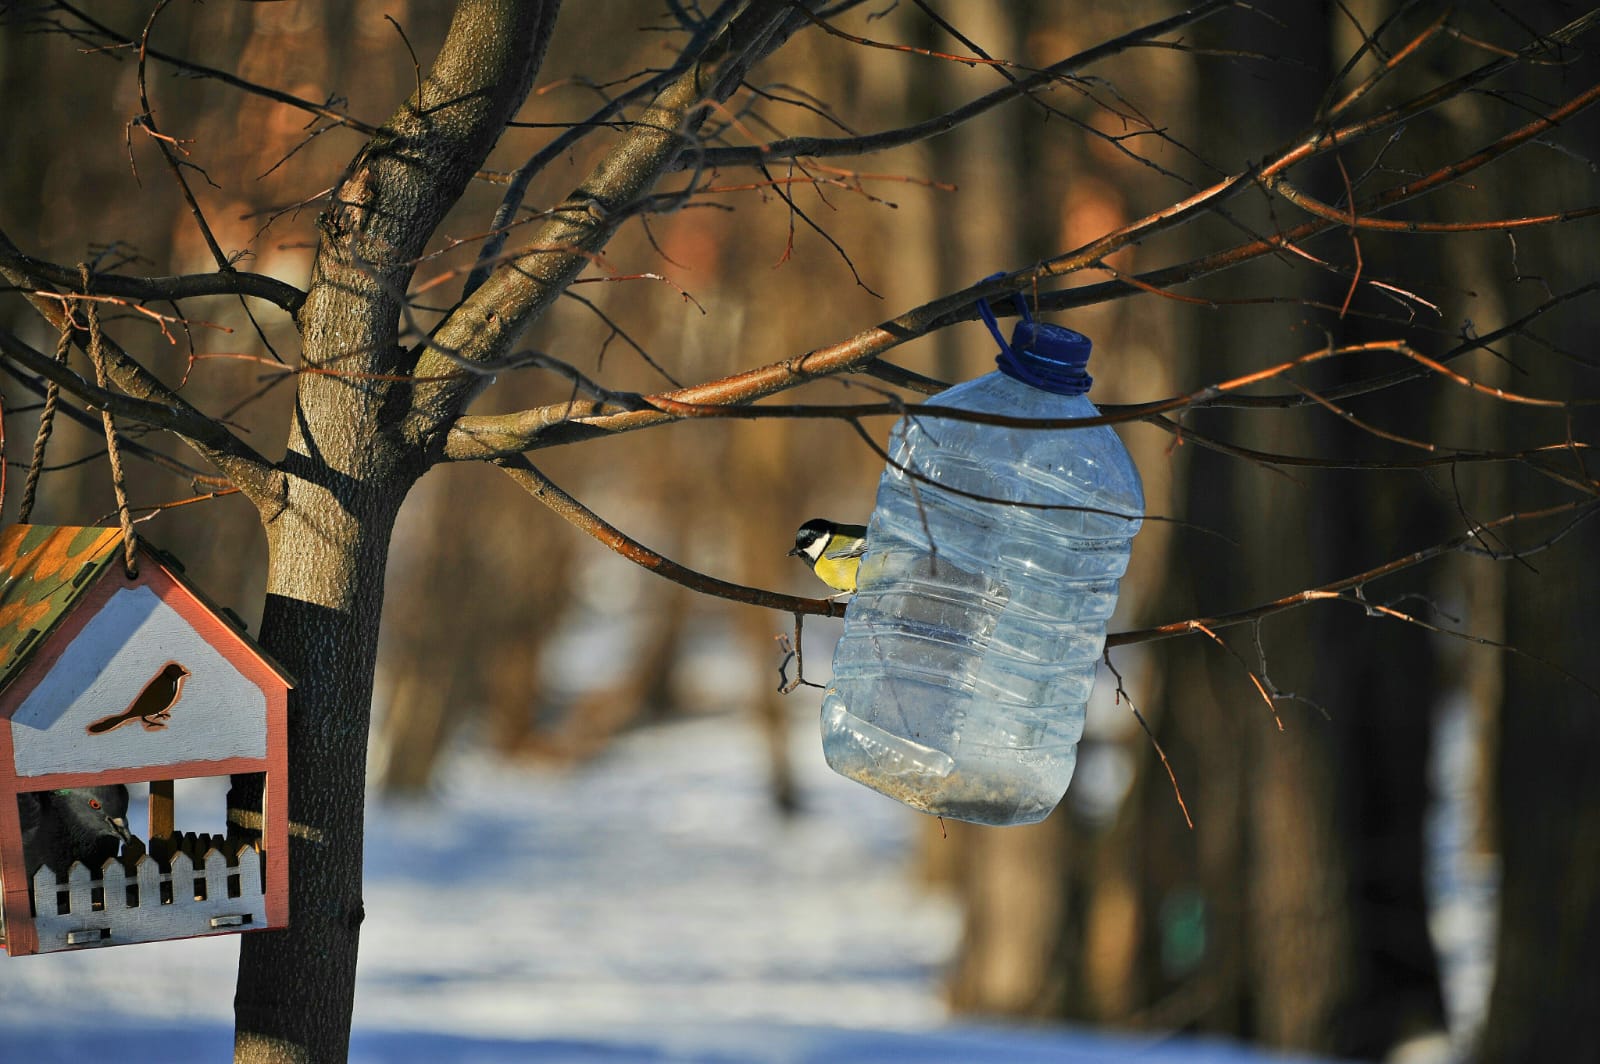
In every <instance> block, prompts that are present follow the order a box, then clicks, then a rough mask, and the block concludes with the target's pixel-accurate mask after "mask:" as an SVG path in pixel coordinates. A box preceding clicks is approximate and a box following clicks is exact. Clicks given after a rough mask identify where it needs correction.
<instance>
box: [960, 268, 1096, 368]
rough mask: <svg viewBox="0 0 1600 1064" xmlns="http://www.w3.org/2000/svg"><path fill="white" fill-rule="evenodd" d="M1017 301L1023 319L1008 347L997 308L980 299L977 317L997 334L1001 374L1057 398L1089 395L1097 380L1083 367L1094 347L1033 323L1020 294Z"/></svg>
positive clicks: (1067, 333)
mask: <svg viewBox="0 0 1600 1064" xmlns="http://www.w3.org/2000/svg"><path fill="white" fill-rule="evenodd" d="M1004 276H1005V274H1001V273H996V274H991V275H990V276H988V277H985V278H984V280H986V281H992V280H994V279H996V278H998V277H1004ZM1014 298H1015V299H1016V301H1017V313H1018V314H1020V315H1021V316H1022V320H1021V321H1019V322H1017V327H1016V329H1015V330H1014V331H1013V332H1012V333H1011V342H1010V343H1009V344H1008V343H1006V338H1005V336H1004V335H1003V334H1002V333H1001V332H1000V322H999V320H998V319H997V318H996V317H995V315H994V308H993V307H991V306H990V305H989V301H988V300H987V299H980V300H978V315H979V316H980V317H982V318H983V323H984V324H985V325H987V326H988V327H989V332H990V333H992V334H993V335H994V339H995V343H997V344H999V345H1000V354H999V356H998V357H996V358H995V362H996V363H997V364H998V365H999V366H1000V370H1001V372H1003V373H1004V374H1005V375H1006V376H1008V377H1010V378H1012V379H1013V380H1019V381H1021V382H1022V383H1023V384H1026V385H1029V386H1031V387H1034V388H1039V389H1042V390H1043V391H1047V392H1054V393H1055V394H1057V395H1082V394H1084V393H1085V392H1087V391H1088V390H1089V385H1091V384H1093V383H1094V378H1093V377H1091V376H1089V374H1088V372H1087V371H1086V370H1085V369H1084V368H1083V367H1084V366H1085V365H1087V364H1088V362H1089V348H1090V347H1091V346H1093V345H1092V343H1091V341H1090V340H1089V338H1088V337H1087V336H1085V335H1083V334H1082V333H1080V332H1073V331H1072V330H1071V329H1066V328H1063V327H1061V326H1060V325H1051V324H1049V323H1048V322H1042V321H1034V320H1033V314H1032V312H1031V311H1029V310H1028V301H1027V300H1025V299H1023V298H1022V295H1021V294H1020V293H1018V294H1016V296H1015V297H1014Z"/></svg>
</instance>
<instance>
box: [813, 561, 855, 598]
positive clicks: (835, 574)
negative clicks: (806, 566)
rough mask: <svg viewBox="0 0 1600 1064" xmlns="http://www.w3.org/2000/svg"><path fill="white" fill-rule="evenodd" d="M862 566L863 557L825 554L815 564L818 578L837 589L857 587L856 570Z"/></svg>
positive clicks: (851, 589) (845, 589)
mask: <svg viewBox="0 0 1600 1064" xmlns="http://www.w3.org/2000/svg"><path fill="white" fill-rule="evenodd" d="M860 568H861V558H860V556H859V555H858V556H857V557H854V558H829V557H827V556H823V557H822V558H819V559H818V560H817V564H816V565H815V566H813V569H814V570H815V572H816V574H817V577H818V579H820V580H821V581H822V582H823V583H824V584H827V585H828V586H829V587H831V588H833V589H834V590H835V591H854V590H855V589H856V570H858V569H860Z"/></svg>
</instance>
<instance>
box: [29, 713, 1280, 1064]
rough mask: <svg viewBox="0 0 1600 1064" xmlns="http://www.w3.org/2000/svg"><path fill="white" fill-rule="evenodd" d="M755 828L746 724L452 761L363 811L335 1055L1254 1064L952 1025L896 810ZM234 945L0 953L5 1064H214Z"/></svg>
mask: <svg viewBox="0 0 1600 1064" xmlns="http://www.w3.org/2000/svg"><path fill="white" fill-rule="evenodd" d="M794 753H795V755H796V759H797V761H798V762H799V765H800V768H801V773H800V775H801V780H802V785H803V787H804V794H805V798H806V801H807V805H806V808H805V812H804V814H803V815H801V816H800V817H798V818H796V819H794V820H792V821H787V822H786V821H784V820H783V819H782V818H780V817H778V816H777V815H776V814H775V813H773V812H772V811H771V809H770V804H769V802H768V800H767V797H766V790H765V779H764V769H763V766H764V754H763V752H762V748H761V741H760V738H759V736H758V734H757V733H756V731H755V729H754V728H753V726H751V725H750V724H749V723H748V722H747V721H746V720H745V719H743V718H739V717H733V716H714V717H706V718H701V719H697V720H693V721H690V722H687V723H679V724H671V725H666V726H661V727H655V728H650V729H646V730H642V731H639V732H635V733H633V734H630V735H628V736H626V737H624V738H623V739H622V740H621V741H620V742H619V743H618V744H617V745H616V746H615V747H614V748H613V749H612V750H611V752H609V753H608V754H607V755H606V756H605V757H603V758H601V759H600V760H598V761H595V762H593V763H591V764H588V765H585V766H583V767H581V768H579V769H576V770H572V771H569V772H555V771H551V770H548V769H539V768H533V767H526V766H513V765H505V764H501V763H498V762H495V761H492V760H486V759H484V758H483V757H481V756H476V755H473V754H470V753H464V754H461V755H459V756H457V757H455V758H454V759H452V760H451V761H450V762H448V763H447V764H446V766H445V767H444V770H443V771H442V773H441V781H440V784H439V786H438V788H437V790H436V792H435V794H434V795H433V796H432V797H431V798H430V800H428V801H426V802H422V803H417V804H412V805H405V806H393V805H375V806H374V807H373V809H372V810H371V815H370V819H369V827H368V836H367V881H366V889H365V899H366V907H367V922H366V925H365V927H364V929H363V932H362V950H361V975H360V980H359V984H358V989H357V1002H356V1016H355V1034H354V1045H353V1050H352V1060H355V1061H358V1062H373V1064H378V1062H383V1064H389V1062H396V1064H409V1062H413V1061H415V1062H423V1061H427V1062H430V1064H431V1062H462V1064H501V1062H510V1061H519V1062H520V1061H533V1060H537V1061H540V1062H554V1064H566V1062H572V1064H595V1062H615V1064H633V1062H638V1064H650V1062H657V1061H662V1062H665V1061H674V1062H706V1064H711V1062H716V1064H747V1062H748V1064H835V1062H838V1064H867V1062H898V1061H916V1062H918V1064H946V1062H948V1064H984V1062H1002V1061H1003V1062H1008V1064H1010V1062H1016V1064H1032V1062H1041V1064H1042V1062H1047V1061H1048V1062H1051V1064H1110V1062H1122V1061H1137V1062H1141V1064H1179V1062H1182V1064H1251V1062H1256V1064H1259V1062H1261V1061H1265V1060H1269V1059H1276V1060H1288V1059H1302V1060H1303V1059H1304V1058H1287V1057H1266V1056H1262V1055H1259V1054H1253V1053H1251V1052H1249V1051H1247V1050H1245V1049H1242V1048H1240V1047H1237V1046H1233V1045H1230V1044H1227V1043H1222V1042H1208V1041H1194V1040H1175V1039H1151V1038H1148V1037H1142V1038H1134V1037H1110V1036H1102V1035H1097V1034H1089V1033H1085V1032H1081V1031H1072V1030H1067V1029H1061V1028H1001V1027H986V1026H976V1025H971V1024H964V1023H962V1024H957V1023H951V1022H950V1021H949V1019H948V1017H947V1016H946V1014H945V1010H944V1008H943V1006H942V1005H941V1003H940V999H939V994H938V973H939V970H940V967H941V965H943V964H944V963H945V961H946V960H947V959H948V957H949V956H950V954H951V951H952V950H953V949H954V947H955V944H956V939H957V935H958V933H959V926H958V914H957V913H956V911H955V910H954V908H953V906H952V905H951V904H950V903H949V901H948V900H946V899H942V898H940V897H938V896H935V895H932V894H929V893H927V892H926V891H924V890H922V889H920V888H919V887H918V886H917V885H916V884H915V882H914V881H913V878H912V876H911V875H909V870H908V861H909V856H910V855H909V844H910V842H911V835H912V830H913V828H914V826H915V819H916V818H915V814H912V813H909V812H907V811H904V810H902V809H900V808H899V807H897V806H895V805H894V804H893V803H891V802H888V801H886V800H884V799H882V798H879V797H878V796H876V795H874V794H872V793H870V792H868V791H866V790H865V789H863V788H861V787H858V786H857V785H855V784H853V783H850V782H848V781H846V780H843V779H840V778H838V777H835V776H833V775H832V774H831V773H830V772H828V771H827V769H826V767H825V766H824V765H823V764H822V761H821V755H820V753H819V752H818V750H817V744H816V741H815V723H814V719H813V718H812V717H811V716H810V715H809V714H806V715H805V719H804V720H799V721H797V723H796V738H795V744H794ZM237 950H238V946H237V940H236V939H233V938H216V939H205V940H194V941H190V942H177V943H156V944H152V945H144V946H125V947H118V948H113V949H98V950H90V951H87V952H83V953H76V954H70V955H50V956H42V957H28V958H15V959H13V958H5V957H0V1062H3V1064H55V1062H63V1064H65V1062H78V1061H84V1060H91V1059H109V1058H110V1057H111V1056H112V1055H114V1056H115V1059H117V1060H118V1061H119V1062H120V1064H143V1062H151V1064H154V1062H157V1061H161V1062H172V1061H176V1062H188V1061H209V1060H224V1059H227V1057H228V1055H229V1051H230V1048H231V1044H232V1034H231V1002H232V996H233V968H234V964H235V960H236V956H237Z"/></svg>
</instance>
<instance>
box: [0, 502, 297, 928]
mask: <svg viewBox="0 0 1600 1064" xmlns="http://www.w3.org/2000/svg"><path fill="white" fill-rule="evenodd" d="M126 545H127V540H126V533H125V532H124V531H123V530H122V529H117V528H74V527H52V526H45V525H13V526H12V527H10V528H7V529H5V530H3V531H0V579H3V581H4V583H3V586H0V885H3V907H0V917H3V924H0V931H3V938H4V946H5V949H6V952H8V953H10V954H11V955H13V956H18V955H26V954H31V953H46V952H51V951H54V950H62V949H72V948H78V947H85V946H108V945H118V944H123V943H130V942H150V941H155V940H157V939H169V938H188V937H192V936H196V935H211V934H220V933H229V932H235V931H245V930H256V929H268V928H279V927H285V926H287V924H288V915H289V914H288V753H287V744H286V738H285V728H286V717H287V704H288V691H289V688H290V686H291V681H290V680H289V678H288V677H287V676H286V675H285V674H284V673H283V671H282V670H281V669H280V668H279V667H278V666H277V665H276V664H274V663H273V662H272V660H271V659H270V658H269V657H267V656H266V654H265V653H263V652H262V651H261V649H260V648H258V647H257V646H256V645H255V644H254V643H253V642H252V641H251V640H250V638H249V637H248V636H247V635H246V634H245V633H244V631H243V630H242V627H241V626H238V625H237V624H236V623H235V622H234V621H233V620H232V619H231V618H230V617H228V616H227V615H226V614H225V613H224V612H223V611H221V610H219V609H217V608H216V607H214V606H212V605H211V604H210V603H208V602H207V601H206V600H205V598H204V597H203V596H202V595H201V594H200V593H199V592H198V591H197V590H196V589H195V588H193V587H192V586H190V585H189V584H188V583H187V582H186V581H185V580H184V579H183V577H182V575H181V568H180V567H179V566H178V565H177V563H176V562H175V561H174V560H173V559H171V558H170V557H168V556H166V555H164V554H161V553H160V552H157V551H155V550H153V549H152V548H150V547H149V546H148V545H145V544H143V543H140V544H138V545H137V546H136V548H135V550H134V551H133V552H131V553H128V554H125V553H124V548H125V547H126ZM130 560H131V561H132V563H133V564H131V565H130V564H129V561H130ZM244 773H264V774H265V780H266V787H265V800H264V815H263V817H262V823H261V824H260V825H259V826H260V828H261V831H260V833H259V834H257V833H256V832H254V831H251V832H248V833H246V832H244V831H241V830H240V829H239V828H238V827H237V826H233V827H224V825H222V824H221V823H217V824H216V825H215V826H216V827H217V828H218V829H219V830H218V831H217V832H216V833H215V834H212V833H209V832H196V831H180V830H179V828H178V823H177V820H176V810H175V801H174V796H175V793H176V790H175V786H174V781H181V780H190V779H194V778H198V777H219V776H231V775H237V774H244ZM129 784H148V787H149V807H148V816H147V817H146V818H145V821H146V824H147V826H148V830H147V832H146V836H145V837H140V836H139V835H138V834H136V833H135V832H134V831H133V830H131V828H130V823H129V817H128V814H129V808H128V807H129V797H130V795H129V790H128V785H129ZM219 820H220V818H219Z"/></svg>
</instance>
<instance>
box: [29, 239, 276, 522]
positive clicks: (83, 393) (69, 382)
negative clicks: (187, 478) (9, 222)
mask: <svg viewBox="0 0 1600 1064" xmlns="http://www.w3.org/2000/svg"><path fill="white" fill-rule="evenodd" d="M24 258H25V257H24V256H22V255H21V253H20V252H19V251H18V250H17V248H16V245H14V244H12V243H11V240H10V238H9V237H7V236H6V235H5V233H4V232H0V277H3V278H4V279H5V280H6V281H7V282H8V283H10V284H11V285H13V286H14V287H16V288H18V289H21V290H22V291H23V292H25V293H29V295H28V297H27V298H28V301H29V302H30V303H32V304H33V307H34V309H35V310H37V311H38V312H39V314H40V316H41V317H43V318H44V319H45V321H47V322H49V324H50V326H51V328H53V329H56V330H61V329H64V328H68V327H71V328H73V329H74V332H79V331H80V330H78V329H77V327H76V325H75V323H73V322H72V319H71V315H70V313H69V312H68V310H67V307H66V304H65V302H63V301H62V300H60V299H58V298H57V299H52V298H47V297H45V296H42V295H36V294H33V293H39V292H47V291H49V289H50V287H51V286H50V283H49V282H48V281H47V280H46V279H45V278H44V277H41V276H38V275H36V274H34V273H33V272H31V271H30V270H28V269H26V268H24V267H21V266H19V265H17V263H18V262H19V261H21V260H23V259H24ZM3 336H4V338H3V347H4V354H5V356H6V357H7V358H11V359H14V360H15V361H17V362H19V363H21V364H22V365H24V366H26V367H27V368H28V369H29V370H31V371H33V372H35V373H38V374H39V375H40V376H43V377H45V378H46V379H47V380H55V381H56V382H57V383H58V384H60V385H61V387H62V388H64V389H65V390H67V391H68V392H69V393H71V394H73V395H76V396H78V397H79V398H81V399H84V400H85V401H87V402H92V403H95V404H96V405H102V404H103V405H104V408H106V409H110V410H111V411H112V412H113V413H115V414H117V415H118V416H121V417H129V418H133V419H134V420H137V421H143V422H145V423H147V424H153V425H157V426H159V427H161V428H165V429H169V430H170V431H172V432H176V433H177V434H178V435H180V436H182V437H183V438H184V439H185V440H187V441H188V442H189V444H190V445H191V446H192V447H194V448H195V450H196V451H198V452H199V453H200V455H201V456H202V457H203V458H205V459H206V461H208V462H210V463H211V464H212V465H214V466H216V467H217V469H218V470H220V471H221V472H222V474H223V475H224V476H226V477H227V478H228V479H229V480H231V481H232V482H233V483H234V484H235V485H236V486H237V487H238V488H239V489H240V491H242V492H243V493H244V494H245V495H246V496H247V497H248V498H249V499H250V501H251V502H253V503H255V504H256V506H257V507H258V508H260V509H261V510H262V512H263V513H275V512H276V511H277V509H278V507H280V506H281V505H282V498H283V495H282V493H283V490H284V480H283V476H282V473H281V471H279V470H278V469H277V467H276V466H274V465H273V464H272V463H271V462H269V461H268V460H267V459H266V458H264V457H263V456H262V455H260V454H258V453H256V451H255V449H254V448H253V447H251V446H250V445H249V444H247V443H245V442H244V441H243V440H241V439H239V438H238V437H237V436H235V435H234V434H233V433H231V432H229V431H228V429H227V428H226V427H225V426H224V425H223V424H222V423H221V422H219V421H216V420H214V419H213V418H210V417H207V416H206V415H205V414H204V413H202V412H201V411H199V410H197V409H195V408H194V407H193V406H191V405H190V404H189V403H188V402H187V401H186V400H185V399H184V398H183V397H181V396H180V395H178V394H177V393H176V392H174V391H172V390H171V389H170V388H168V387H167V386H166V385H165V384H162V383H161V381H160V380H159V379H157V377H156V376H155V374H153V373H151V372H150V371H149V370H147V369H145V368H144V366H142V365H140V364H139V362H138V361H136V360H135V359H134V358H132V357H131V356H130V355H129V354H128V353H127V352H126V351H124V350H123V349H122V348H121V347H120V346H119V345H117V344H116V343H114V342H113V341H112V340H111V339H110V338H109V337H108V338H106V340H105V345H104V346H105V352H106V355H107V366H106V369H107V372H108V373H109V375H110V378H111V380H112V381H114V382H115V383H116V385H117V387H119V388H121V389H122V390H123V391H124V392H127V393H128V396H127V403H126V404H124V399H123V397H119V396H115V395H109V396H108V395H106V394H103V393H101V391H100V389H98V388H95V387H94V386H93V385H91V384H89V382H88V381H86V380H84V379H83V378H81V377H79V376H78V375H77V374H75V373H72V372H71V370H69V369H66V368H65V367H63V366H61V365H60V364H58V363H56V362H55V361H54V360H53V359H50V358H48V357H46V356H45V355H44V354H42V353H41V352H38V351H35V350H34V349H33V348H32V347H29V346H28V345H27V344H25V343H23V342H22V341H21V340H20V339H18V338H17V337H14V336H12V335H11V334H9V333H5V334H3ZM80 342H81V338H80ZM57 375H59V376H57ZM68 378H70V379H68ZM114 404H115V405H114Z"/></svg>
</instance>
